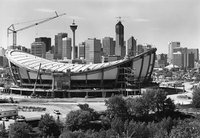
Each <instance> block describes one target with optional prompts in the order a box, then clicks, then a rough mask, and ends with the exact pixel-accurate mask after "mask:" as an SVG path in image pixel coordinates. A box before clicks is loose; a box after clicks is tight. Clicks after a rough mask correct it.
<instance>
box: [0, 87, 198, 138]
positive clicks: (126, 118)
mask: <svg viewBox="0 0 200 138" xmlns="http://www.w3.org/2000/svg"><path fill="white" fill-rule="evenodd" d="M196 92H199V93H200V91H199V90H196ZM105 105H106V106H107V110H106V111H104V112H96V111H95V110H94V109H91V108H90V107H89V106H88V104H80V105H78V106H79V108H80V109H79V110H76V111H71V112H70V113H69V114H67V116H66V121H65V122H64V123H63V122H60V120H59V118H57V119H56V120H55V119H54V118H53V117H52V116H50V115H49V114H45V115H44V116H42V118H41V121H40V122H39V124H38V127H36V128H32V127H30V126H29V125H28V124H26V123H25V122H16V123H14V124H12V125H11V126H10V130H9V132H7V131H6V130H5V126H4V124H3V125H1V126H0V130H1V131H0V137H3V138H6V137H8V136H9V137H10V138H31V137H32V138H33V137H36V138H37V137H38V138H39V137H45V138H47V137H48V138H58V137H59V138H111V137H112V138H196V137H198V136H200V117H199V116H198V115H197V116H191V115H186V114H184V113H181V112H179V111H178V110H177V109H176V107H175V105H174V103H173V101H172V100H171V99H170V98H167V97H166V93H165V92H164V91H162V90H159V89H152V90H149V91H147V92H146V93H144V94H143V95H142V96H140V97H137V98H128V99H124V98H123V97H122V96H113V97H111V98H109V99H108V100H106V101H105Z"/></svg>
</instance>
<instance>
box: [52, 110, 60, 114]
mask: <svg viewBox="0 0 200 138" xmlns="http://www.w3.org/2000/svg"><path fill="white" fill-rule="evenodd" d="M53 112H54V113H55V114H57V115H60V114H61V113H60V111H59V110H54V111H53Z"/></svg>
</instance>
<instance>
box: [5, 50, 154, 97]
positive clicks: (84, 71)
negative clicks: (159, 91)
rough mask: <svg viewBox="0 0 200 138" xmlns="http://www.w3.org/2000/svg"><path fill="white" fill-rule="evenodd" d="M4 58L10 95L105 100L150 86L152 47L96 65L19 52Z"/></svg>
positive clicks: (10, 51)
mask: <svg viewBox="0 0 200 138" xmlns="http://www.w3.org/2000/svg"><path fill="white" fill-rule="evenodd" d="M6 57H7V59H8V62H9V68H10V73H11V76H12V79H13V81H14V83H15V85H16V86H17V87H15V88H11V90H12V92H13V93H21V94H23V95H31V94H33V92H34V94H36V95H40V96H51V97H85V96H93V97H101V96H103V97H109V96H111V95H112V94H116V93H118V94H127V92H130V93H131V92H135V90H137V89H140V88H142V87H148V86H151V85H152V84H153V83H152V77H151V75H152V71H153V68H154V63H155V58H156V48H152V49H149V50H148V51H146V52H144V53H141V54H139V55H137V56H134V57H126V58H124V59H121V60H117V61H112V62H107V63H98V64H72V63H60V62H54V61H50V60H47V59H44V58H40V57H37V56H34V55H31V54H28V53H25V52H22V51H17V50H8V51H7V52H6Z"/></svg>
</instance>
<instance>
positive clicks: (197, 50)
mask: <svg viewBox="0 0 200 138" xmlns="http://www.w3.org/2000/svg"><path fill="white" fill-rule="evenodd" d="M191 52H192V53H194V60H195V61H196V62H198V61H199V49H198V48H196V49H193V48H192V49H188V53H191Z"/></svg>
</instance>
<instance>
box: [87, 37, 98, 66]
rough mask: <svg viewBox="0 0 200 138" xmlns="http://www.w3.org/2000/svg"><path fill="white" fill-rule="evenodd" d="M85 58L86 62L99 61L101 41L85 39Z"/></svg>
mask: <svg viewBox="0 0 200 138" xmlns="http://www.w3.org/2000/svg"><path fill="white" fill-rule="evenodd" d="M85 60H86V62H87V63H100V62H101V41H100V40H99V39H96V38H89V39H88V40H86V41H85Z"/></svg>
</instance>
